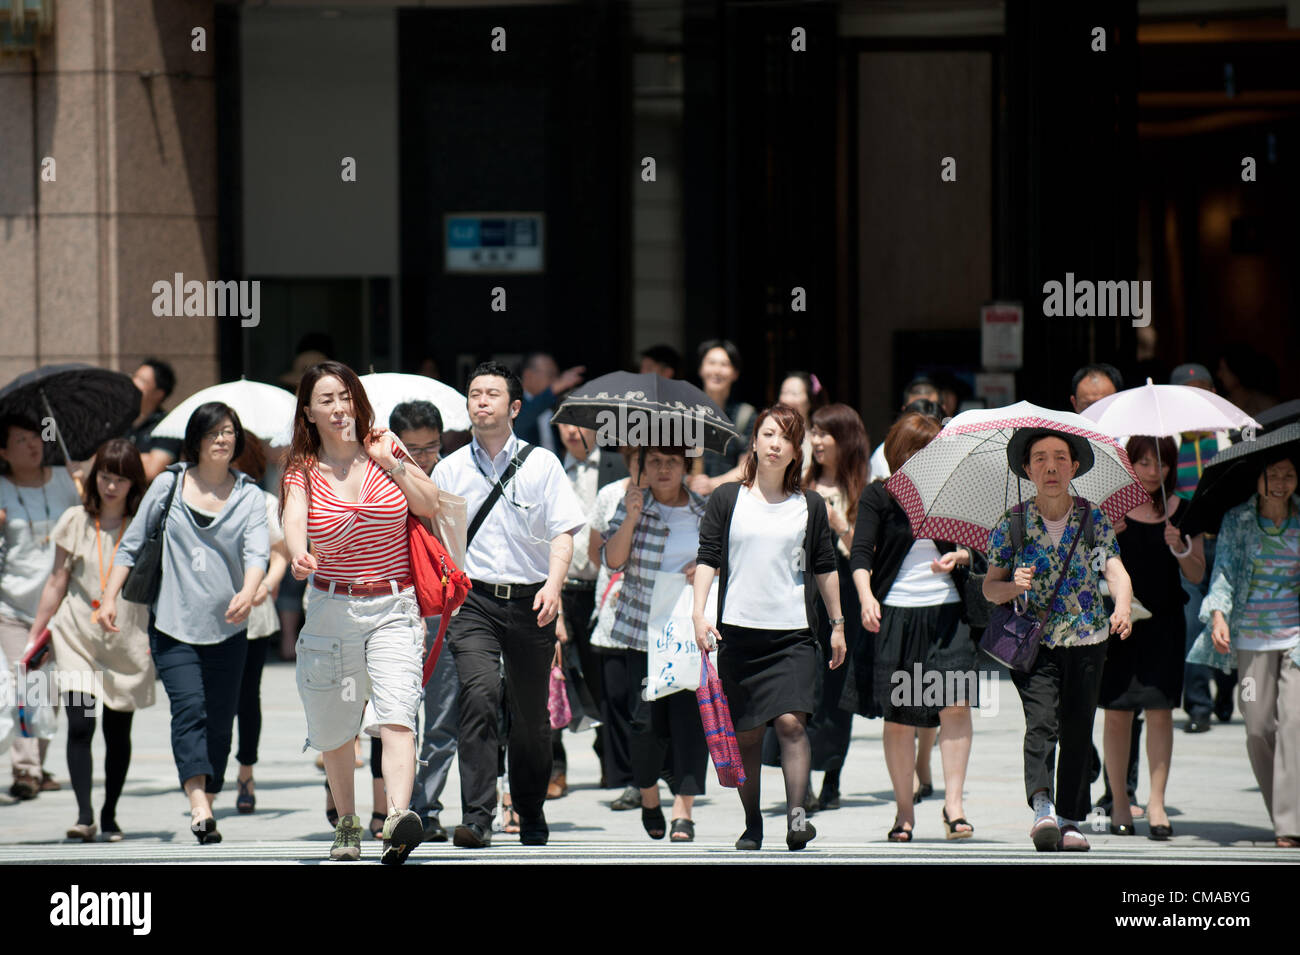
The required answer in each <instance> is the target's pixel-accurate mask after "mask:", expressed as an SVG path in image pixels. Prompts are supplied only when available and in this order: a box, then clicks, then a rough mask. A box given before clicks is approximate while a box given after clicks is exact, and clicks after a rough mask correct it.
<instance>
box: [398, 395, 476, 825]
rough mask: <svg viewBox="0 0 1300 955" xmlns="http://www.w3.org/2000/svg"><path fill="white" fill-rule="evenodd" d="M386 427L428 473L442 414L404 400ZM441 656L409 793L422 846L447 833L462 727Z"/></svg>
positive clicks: (428, 620) (427, 646) (447, 660)
mask: <svg viewBox="0 0 1300 955" xmlns="http://www.w3.org/2000/svg"><path fill="white" fill-rule="evenodd" d="M388 427H389V428H390V429H391V430H392V432H393V434H395V435H397V439H398V440H399V441H401V442H402V444H404V445H406V450H407V451H409V452H410V453H411V457H412V458H413V459H414V460H415V463H416V464H418V465H419V466H420V467H421V468H423V469H424V473H425V474H432V473H433V469H434V466H435V465H436V464H437V463H438V457H439V453H440V451H441V450H442V414H441V412H439V411H438V408H437V406H436V405H434V404H433V403H431V402H428V401H404V402H402V403H401V404H400V405H398V406H397V407H395V408H394V409H393V410H392V413H391V414H389V416H388ZM439 623H441V619H440V618H439V617H425V618H424V652H425V653H428V652H429V651H430V650H431V649H432V647H433V641H434V640H435V639H436V638H437V635H438V624H439ZM443 649H444V652H443V653H441V654H439V656H438V663H437V665H436V666H434V668H433V673H432V674H430V676H429V683H428V685H427V686H425V688H424V726H423V729H422V731H421V743H420V766H419V768H418V769H417V770H416V774H415V786H414V787H413V788H412V790H411V811H412V812H414V813H415V814H417V815H418V816H419V817H420V819H421V821H422V822H423V824H424V840H425V841H426V842H446V841H447V830H446V829H445V828H443V825H442V822H441V820H440V818H439V817H440V815H441V814H442V790H443V787H444V786H446V785H447V775H448V774H449V773H450V772H451V762H452V760H453V759H454V758H455V756H456V736H457V729H458V727H459V724H460V712H459V708H458V706H457V703H458V702H459V697H460V679H459V677H458V676H457V675H456V661H455V660H454V659H453V658H452V655H451V653H450V652H448V651H446V648H445V647H444V648H443Z"/></svg>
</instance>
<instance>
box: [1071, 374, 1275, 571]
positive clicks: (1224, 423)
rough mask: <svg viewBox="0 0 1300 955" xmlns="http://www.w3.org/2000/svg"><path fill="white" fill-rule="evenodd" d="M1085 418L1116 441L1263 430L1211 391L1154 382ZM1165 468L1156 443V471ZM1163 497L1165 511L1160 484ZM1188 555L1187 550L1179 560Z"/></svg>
mask: <svg viewBox="0 0 1300 955" xmlns="http://www.w3.org/2000/svg"><path fill="white" fill-rule="evenodd" d="M1082 414H1083V417H1085V418H1087V419H1089V420H1090V421H1092V422H1094V425H1093V426H1094V427H1095V428H1096V429H1097V430H1098V431H1100V432H1102V433H1103V434H1108V435H1110V436H1112V437H1114V438H1128V437H1130V436H1132V435H1135V434H1143V435H1152V436H1154V437H1157V438H1174V437H1177V436H1179V435H1181V434H1184V433H1186V432H1188V431H1229V430H1231V429H1233V428H1244V427H1247V426H1249V427H1252V428H1259V427H1261V425H1260V423H1259V422H1258V421H1256V420H1255V419H1254V418H1252V417H1251V416H1250V415H1248V414H1246V412H1244V411H1242V410H1241V409H1240V408H1238V407H1237V406H1236V405H1234V404H1233V403H1232V402H1231V401H1228V400H1227V399H1226V398H1220V397H1219V396H1218V395H1216V394H1215V393H1214V392H1212V391H1207V390H1206V389H1204V388H1190V387H1188V386H1187V385H1157V384H1153V383H1152V381H1151V379H1150V378H1148V379H1147V383H1146V384H1145V385H1142V386H1140V387H1138V388H1126V389H1125V390H1124V391H1118V392H1116V393H1115V394H1113V395H1107V396H1106V397H1105V398H1102V399H1101V400H1100V401H1097V402H1094V403H1093V404H1091V405H1089V406H1088V407H1087V408H1085V409H1084V411H1083V412H1082ZM1162 465H1163V462H1161V460H1160V444H1159V442H1157V443H1156V466H1157V467H1161V466H1162ZM1176 465H1177V462H1171V464H1170V467H1175V466H1176ZM1160 498H1161V501H1162V502H1163V503H1164V504H1165V509H1166V511H1167V510H1168V504H1169V502H1168V501H1167V500H1166V497H1165V486H1164V485H1163V484H1161V485H1160ZM1184 539H1185V538H1184ZM1173 553H1175V554H1177V553H1178V552H1177V551H1173ZM1186 555H1187V552H1186V551H1184V552H1183V553H1182V554H1181V555H1179V556H1184V557H1185V556H1186Z"/></svg>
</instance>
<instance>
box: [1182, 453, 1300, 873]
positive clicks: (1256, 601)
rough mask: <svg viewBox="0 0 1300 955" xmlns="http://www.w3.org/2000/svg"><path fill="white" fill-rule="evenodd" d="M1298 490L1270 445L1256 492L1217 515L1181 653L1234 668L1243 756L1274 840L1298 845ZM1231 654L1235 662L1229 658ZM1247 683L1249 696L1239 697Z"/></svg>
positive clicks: (1290, 464) (1291, 465)
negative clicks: (1214, 542) (1205, 588)
mask: <svg viewBox="0 0 1300 955" xmlns="http://www.w3.org/2000/svg"><path fill="white" fill-rule="evenodd" d="M1297 598H1300V497H1297V496H1296V462H1295V461H1294V460H1292V459H1291V458H1290V457H1287V456H1285V454H1284V452H1282V451H1278V452H1277V453H1275V454H1274V455H1273V456H1272V457H1271V458H1269V459H1266V462H1265V464H1264V466H1263V468H1262V470H1261V472H1260V475H1259V481H1258V487H1257V493H1256V494H1253V495H1252V496H1251V498H1250V500H1248V501H1246V502H1245V503H1244V504H1239V505H1238V506H1237V507H1234V508H1233V509H1232V510H1230V511H1228V513H1227V514H1225V515H1224V518H1223V524H1222V526H1221V527H1220V528H1219V543H1218V548H1217V550H1216V551H1215V554H1214V575H1213V579H1212V582H1211V584H1210V592H1209V594H1208V595H1206V598H1205V600H1204V601H1203V602H1202V604H1201V622H1202V623H1204V624H1205V625H1206V627H1205V629H1204V630H1203V631H1202V632H1201V635H1200V637H1198V638H1197V640H1196V643H1195V644H1193V645H1192V649H1191V652H1190V653H1188V654H1187V660H1188V662H1189V663H1203V664H1207V665H1209V666H1213V667H1217V668H1219V669H1220V670H1223V671H1224V672H1231V670H1232V669H1233V668H1234V666H1235V667H1236V668H1237V670H1238V672H1239V673H1240V674H1241V686H1242V695H1241V713H1242V716H1243V717H1244V718H1245V720H1246V753H1247V754H1248V755H1249V757H1250V767H1251V769H1252V770H1253V771H1254V773H1255V780H1256V781H1257V782H1258V783H1259V791H1260V793H1261V794H1262V795H1263V796H1264V805H1265V806H1266V807H1267V808H1268V814H1269V816H1270V817H1271V818H1272V820H1273V831H1274V833H1275V835H1276V838H1277V845H1278V847H1279V848H1283V849H1296V848H1300V763H1298V760H1300V600H1298V599H1297ZM1234 656H1235V658H1236V659H1235V661H1234V659H1233V658H1234ZM1247 688H1250V693H1249V695H1247Z"/></svg>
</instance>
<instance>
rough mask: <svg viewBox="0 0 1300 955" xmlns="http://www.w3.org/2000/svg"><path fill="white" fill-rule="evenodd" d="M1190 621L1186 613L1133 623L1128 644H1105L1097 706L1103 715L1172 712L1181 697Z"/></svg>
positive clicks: (1115, 641) (1114, 641) (1170, 613)
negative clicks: (1111, 713)
mask: <svg viewBox="0 0 1300 955" xmlns="http://www.w3.org/2000/svg"><path fill="white" fill-rule="evenodd" d="M1186 626H1187V625H1186V622H1185V618H1184V616H1183V613H1182V608H1181V607H1180V608H1178V610H1177V611H1172V610H1165V611H1163V612H1158V613H1156V614H1155V615H1154V616H1152V617H1150V618H1148V619H1146V620H1140V621H1138V622H1137V623H1135V624H1133V632H1132V633H1131V634H1129V638H1128V639H1127V640H1121V639H1119V637H1116V636H1111V638H1110V639H1109V640H1107V641H1106V643H1107V647H1106V668H1105V669H1104V670H1103V671H1102V675H1101V692H1100V693H1099V694H1098V700H1097V705H1098V706H1099V707H1101V708H1102V709H1103V710H1172V709H1177V708H1178V707H1179V706H1180V705H1181V700H1182V698H1183V659H1184V651H1185V648H1186V645H1187V643H1186V640H1187V637H1186V632H1185V631H1186Z"/></svg>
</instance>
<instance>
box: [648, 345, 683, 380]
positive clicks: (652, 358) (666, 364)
mask: <svg viewBox="0 0 1300 955" xmlns="http://www.w3.org/2000/svg"><path fill="white" fill-rule="evenodd" d="M640 358H641V374H643V375H649V374H655V375H662V376H663V377H664V378H676V377H677V369H679V368H681V367H682V356H681V355H680V354H679V353H678V351H677V349H676V348H673V347H672V346H671V345H651V346H650V347H649V348H647V349H646V350H645V351H643V352H642V353H641V355H640Z"/></svg>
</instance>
